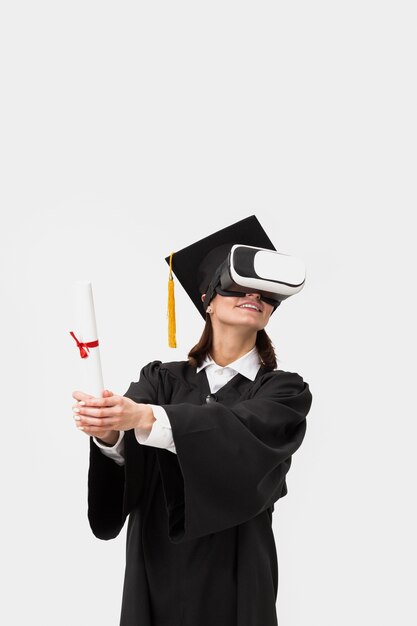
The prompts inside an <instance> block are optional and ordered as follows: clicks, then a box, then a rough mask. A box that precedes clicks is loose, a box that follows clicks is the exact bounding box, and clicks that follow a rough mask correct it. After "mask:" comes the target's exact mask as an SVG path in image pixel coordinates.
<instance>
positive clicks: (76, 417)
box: [72, 415, 81, 422]
mask: <svg viewBox="0 0 417 626" xmlns="http://www.w3.org/2000/svg"><path fill="white" fill-rule="evenodd" d="M72 417H73V418H74V419H75V420H77V421H78V422H79V421H80V419H81V416H80V415H73V416H72Z"/></svg>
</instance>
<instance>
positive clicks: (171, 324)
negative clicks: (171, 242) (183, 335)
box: [167, 252, 177, 348]
mask: <svg viewBox="0 0 417 626" xmlns="http://www.w3.org/2000/svg"><path fill="white" fill-rule="evenodd" d="M173 254H174V252H171V255H170V257H169V278H168V311H167V316H168V346H169V347H170V348H176V347H177V340H176V336H175V333H176V324H175V294H174V277H173V275H172V256H173Z"/></svg>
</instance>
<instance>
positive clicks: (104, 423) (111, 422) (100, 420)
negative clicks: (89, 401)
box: [76, 415, 117, 430]
mask: <svg viewBox="0 0 417 626" xmlns="http://www.w3.org/2000/svg"><path fill="white" fill-rule="evenodd" d="M76 422H77V425H78V426H88V427H90V426H96V427H98V428H102V429H105V430H116V429H115V428H113V426H115V425H116V423H117V420H116V419H114V418H113V419H112V418H109V417H86V416H85V415H82V416H79V419H78V420H76Z"/></svg>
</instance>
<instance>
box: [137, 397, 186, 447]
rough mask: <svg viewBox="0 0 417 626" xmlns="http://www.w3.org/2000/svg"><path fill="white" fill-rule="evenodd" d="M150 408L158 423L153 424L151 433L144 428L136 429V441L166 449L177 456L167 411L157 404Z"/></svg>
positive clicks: (151, 405)
mask: <svg viewBox="0 0 417 626" xmlns="http://www.w3.org/2000/svg"><path fill="white" fill-rule="evenodd" d="M148 406H150V407H151V409H152V411H153V414H154V416H155V420H156V421H155V422H154V423H153V424H152V428H151V431H150V432H148V431H147V430H145V429H142V428H135V437H136V440H137V441H138V442H139V443H140V444H143V445H145V446H152V447H154V448H164V449H166V450H169V451H170V452H173V453H174V454H176V453H177V451H176V449H175V444H174V439H173V437H172V429H171V423H170V421H169V417H168V415H167V413H166V411H165V409H164V408H162V407H161V406H157V405H155V404H149V405H148Z"/></svg>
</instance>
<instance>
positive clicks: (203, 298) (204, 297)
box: [201, 293, 206, 302]
mask: <svg viewBox="0 0 417 626" xmlns="http://www.w3.org/2000/svg"><path fill="white" fill-rule="evenodd" d="M205 299H206V294H205V293H203V295H202V296H201V302H204V300H205Z"/></svg>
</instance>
